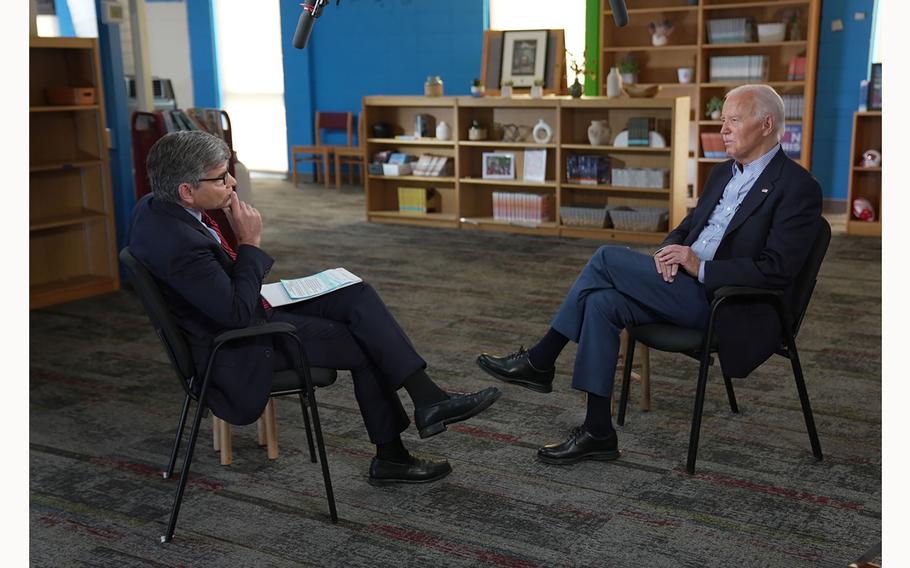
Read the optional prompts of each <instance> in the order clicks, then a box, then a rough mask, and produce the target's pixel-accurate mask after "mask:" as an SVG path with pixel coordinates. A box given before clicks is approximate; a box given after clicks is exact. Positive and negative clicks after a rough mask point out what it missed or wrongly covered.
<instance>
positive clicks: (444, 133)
mask: <svg viewBox="0 0 910 568" xmlns="http://www.w3.org/2000/svg"><path fill="white" fill-rule="evenodd" d="M451 137H452V129H451V128H450V127H449V123H448V122H446V121H444V120H440V121H439V124H437V125H436V139H437V140H448V139H449V138H451Z"/></svg>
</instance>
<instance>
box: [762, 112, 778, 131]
mask: <svg viewBox="0 0 910 568" xmlns="http://www.w3.org/2000/svg"><path fill="white" fill-rule="evenodd" d="M761 129H762V133H763V134H764V135H765V136H770V135H771V134H774V131H775V130H776V129H777V127H776V125H775V124H774V117H773V116H771V115H768V116H766V117H765V121H764V122H763V123H762V125H761Z"/></svg>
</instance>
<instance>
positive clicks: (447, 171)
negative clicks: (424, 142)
mask: <svg viewBox="0 0 910 568" xmlns="http://www.w3.org/2000/svg"><path fill="white" fill-rule="evenodd" d="M451 160H452V159H451V158H449V157H448V156H435V155H433V154H421V155H420V158H418V160H417V163H416V164H414V175H415V176H429V177H440V176H448V175H452V161H451Z"/></svg>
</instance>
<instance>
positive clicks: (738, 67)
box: [709, 55, 768, 83]
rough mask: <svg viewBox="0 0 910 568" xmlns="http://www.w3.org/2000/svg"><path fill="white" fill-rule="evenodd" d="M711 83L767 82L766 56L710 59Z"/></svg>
mask: <svg viewBox="0 0 910 568" xmlns="http://www.w3.org/2000/svg"><path fill="white" fill-rule="evenodd" d="M710 62H711V65H710V68H711V72H710V74H709V75H710V79H709V80H710V82H711V83H726V82H740V81H767V80H768V56H767V55H721V56H716V57H712V58H711V60H710Z"/></svg>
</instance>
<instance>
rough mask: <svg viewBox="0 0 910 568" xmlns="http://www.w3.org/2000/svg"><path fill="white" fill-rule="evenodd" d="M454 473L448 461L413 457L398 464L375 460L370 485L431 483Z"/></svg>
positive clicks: (372, 464) (372, 462) (372, 463)
mask: <svg viewBox="0 0 910 568" xmlns="http://www.w3.org/2000/svg"><path fill="white" fill-rule="evenodd" d="M450 473H452V466H450V465H449V462H448V460H445V459H442V460H431V459H426V458H419V457H416V456H411V459H410V460H409V461H408V462H407V463H396V462H392V461H388V460H381V459H379V458H373V461H371V462H370V477H369V478H367V483H369V484H370V485H391V484H393V483H430V482H431V481H436V480H437V479H442V478H443V477H445V476H447V475H449V474H450Z"/></svg>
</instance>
